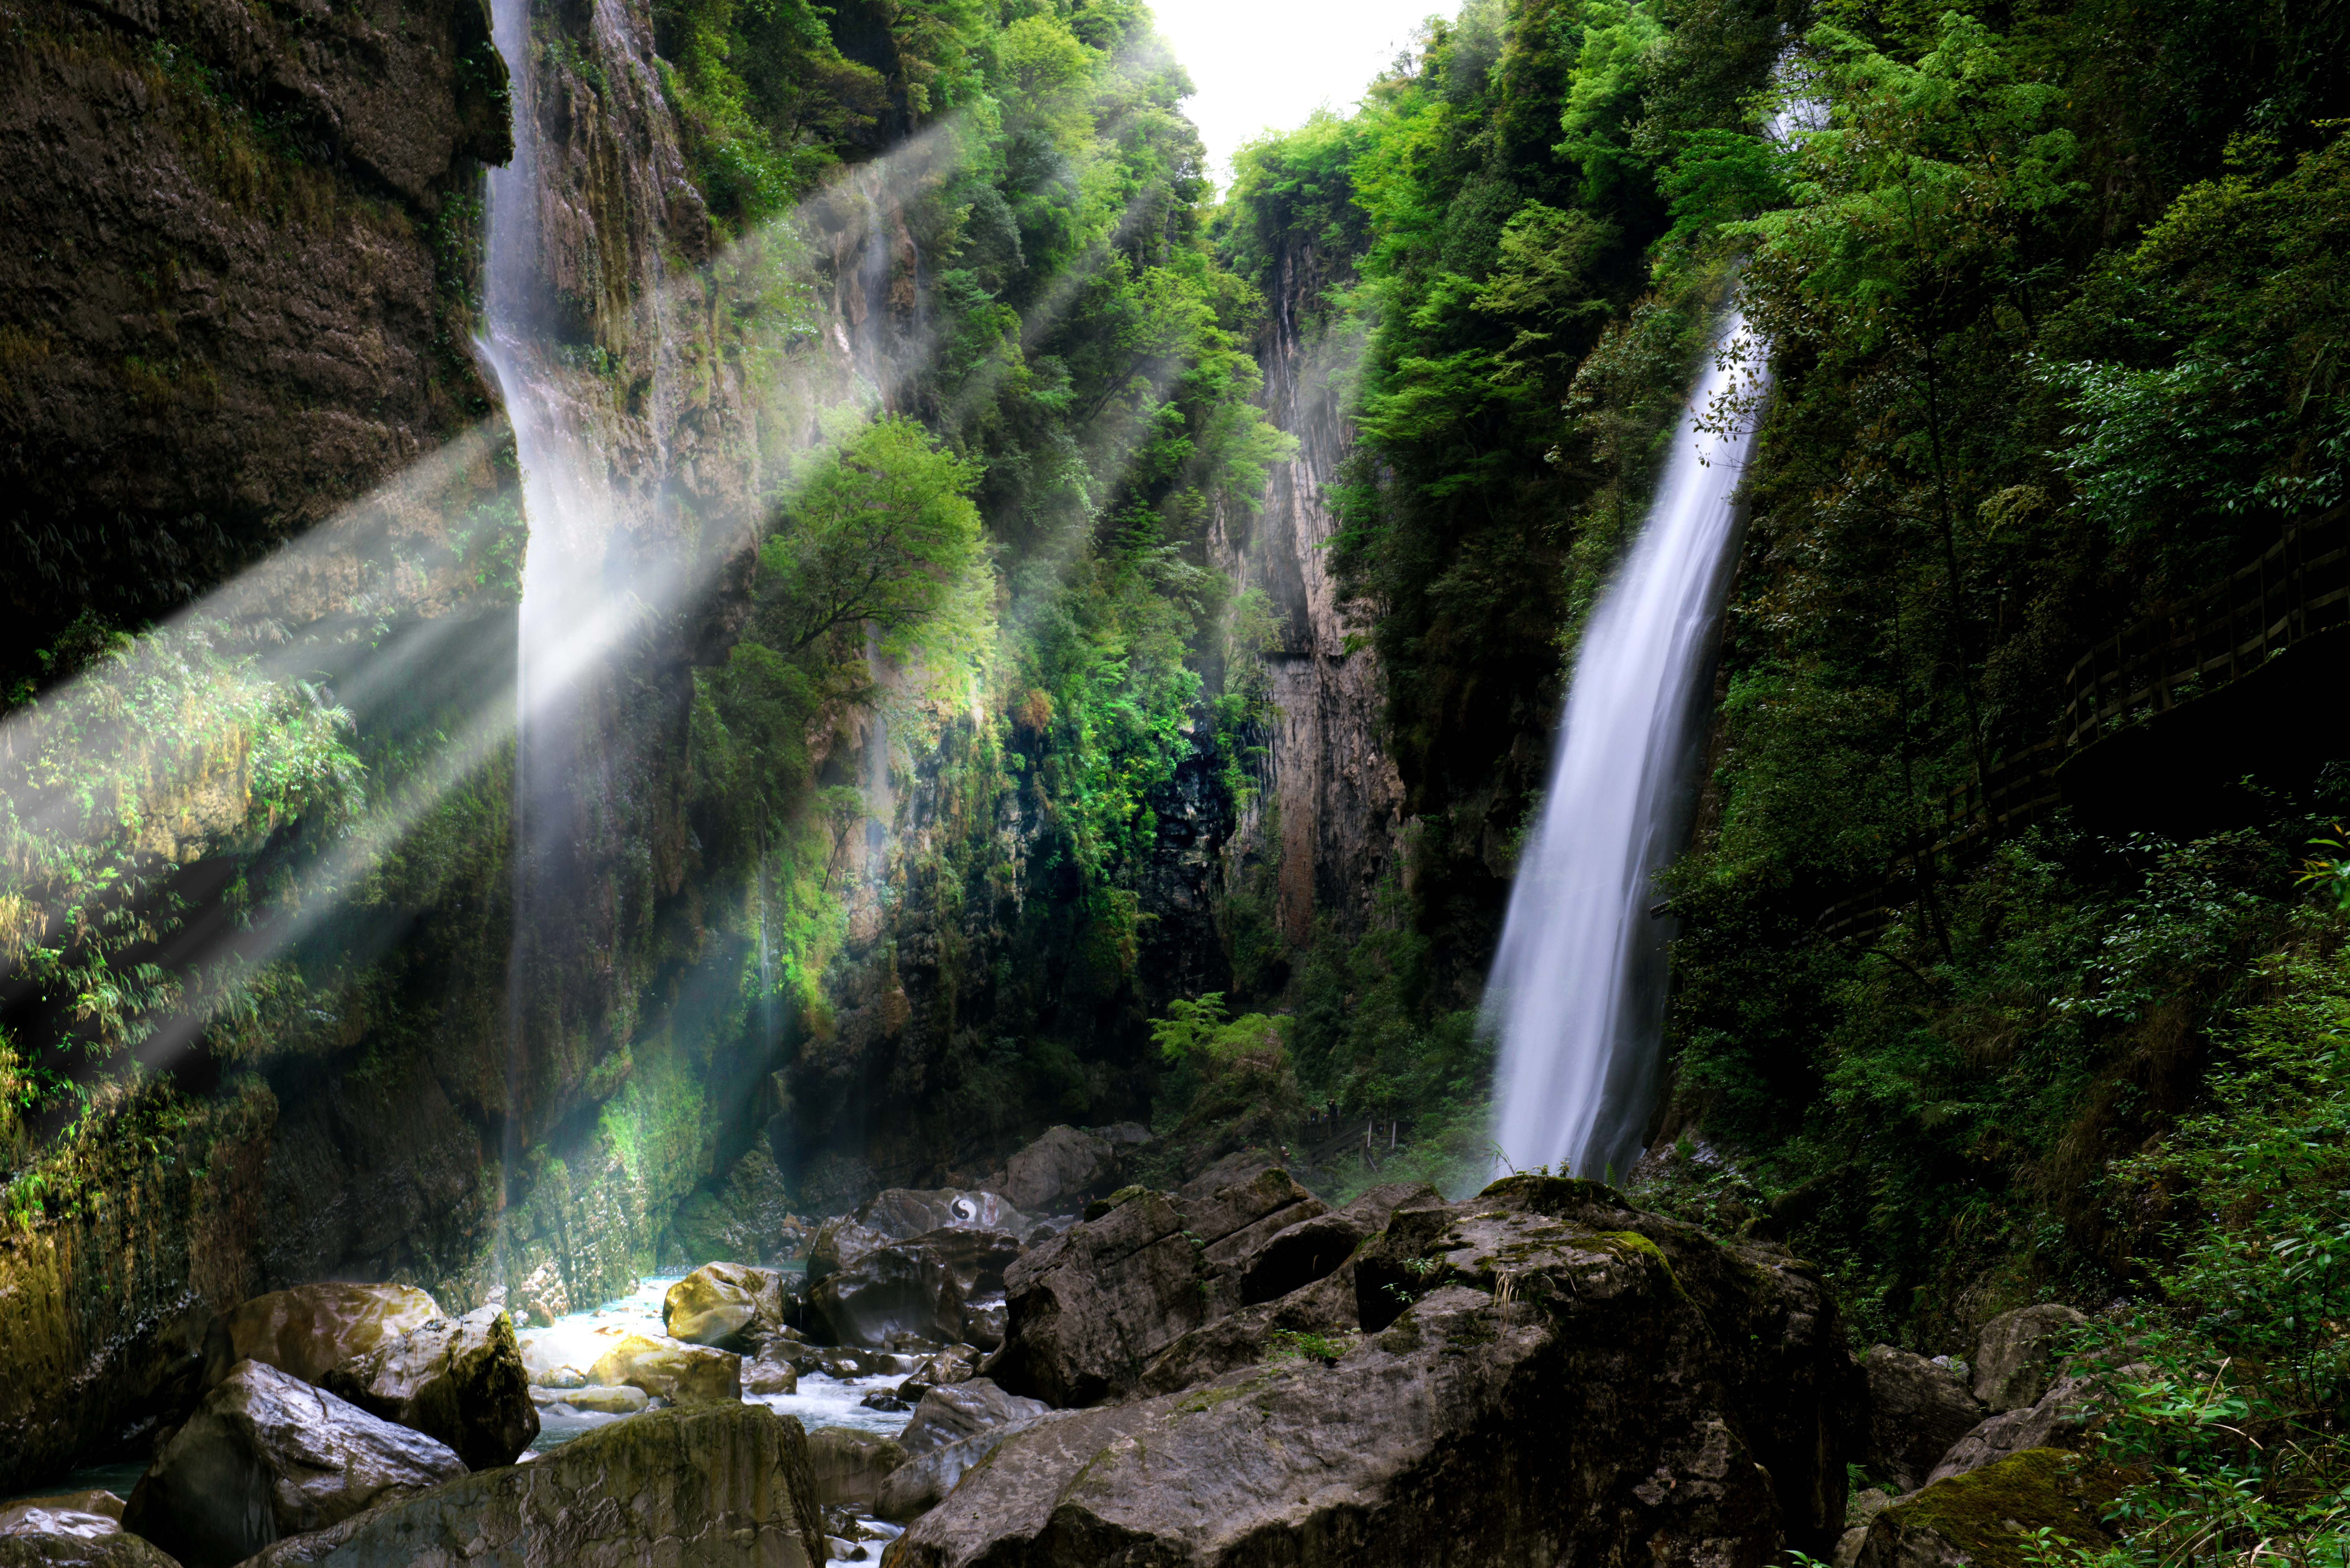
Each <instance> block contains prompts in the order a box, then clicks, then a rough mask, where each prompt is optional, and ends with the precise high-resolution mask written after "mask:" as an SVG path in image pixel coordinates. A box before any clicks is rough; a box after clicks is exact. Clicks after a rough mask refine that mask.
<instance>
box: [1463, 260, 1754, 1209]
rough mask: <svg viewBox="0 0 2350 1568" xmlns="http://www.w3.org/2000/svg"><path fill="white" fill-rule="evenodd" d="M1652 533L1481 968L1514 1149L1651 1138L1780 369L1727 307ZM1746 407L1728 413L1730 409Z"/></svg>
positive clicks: (1591, 1155)
mask: <svg viewBox="0 0 2350 1568" xmlns="http://www.w3.org/2000/svg"><path fill="white" fill-rule="evenodd" d="M1712 348H1713V351H1712V353H1711V355H1710V356H1709V358H1708V361H1707V365H1706V368H1705V369H1704V370H1703V371H1702V372H1701V373H1700V375H1699V377H1698V379H1697V381H1696V384H1695V386H1694V387H1693V388H1692V389H1691V390H1690V398H1689V401H1688V403H1687V404H1686V405H1685V406H1684V410H1683V412H1682V415H1681V418H1680V425H1679V433H1678V434H1677V435H1676V437H1675V440H1674V445H1673V450H1672V456H1671V458H1670V460H1669V462H1668V463H1667V465H1666V468H1665V472H1664V477H1663V479H1662V481H1661V483H1659V486H1658V490H1657V497H1656V500H1655V501H1654V502H1653V503H1652V504H1651V505H1650V507H1649V511H1648V516H1647V518H1646V519H1645V520H1644V522H1643V523H1642V524H1641V529H1640V534H1639V536H1638V539H1637V540H1636V541H1635V543H1634V544H1633V546H1632V549H1631V552H1630V554H1629V555H1627V556H1626V558H1625V560H1624V563H1623V566H1621V568H1620V569H1619V570H1618V572H1617V576H1616V578H1615V580H1614V581H1613V582H1612V583H1611V584H1610V585H1609V586H1608V587H1607V591H1606V592H1605V593H1604V594H1603V595H1602V596H1601V597H1600V600H1599V602H1598V604H1597V605H1596V607H1594V608H1593V610H1592V613H1591V618H1590V620H1589V621H1588V622H1587V623H1586V628H1585V630H1584V634H1583V640H1582V645H1581V649H1580V651H1579V652H1578V653H1577V655H1576V659H1575V675H1574V680H1573V682H1572V684H1571V685H1570V686H1569V687H1568V690H1567V699H1566V708H1565V712H1564V713H1563V714H1562V715H1561V717H1560V720H1559V740H1558V747H1557V753H1556V759H1555V762H1554V763H1553V764H1552V769H1551V777H1550V785H1549V791H1548V793H1547V794H1546V795H1545V796H1544V801H1543V811H1542V819H1541V822H1540V824H1539V826H1537V828H1536V830H1535V832H1534V836H1533V837H1532V838H1531V839H1530V840H1529V842H1528V843H1527V845H1526V848H1525V853H1524V856H1523V858H1522V859H1521V861H1520V862H1519V868H1518V876H1517V880H1516V882H1515V884H1514V885H1513V887H1512V888H1511V889H1510V906H1509V913H1508V916H1507V919H1506V921H1505V923H1504V925H1503V931H1502V941H1501V946H1500V948H1499V949H1498V950H1496V952H1495V954H1494V957H1493V968H1492V976H1491V979H1490V981H1489V982H1488V985H1487V988H1486V993H1485V996H1486V1000H1485V1023H1486V1027H1487V1028H1489V1029H1492V1030H1494V1031H1496V1032H1497V1033H1498V1034H1499V1036H1500V1040H1501V1059H1500V1063H1499V1065H1498V1070H1497V1073H1496V1075H1495V1081H1494V1105H1495V1106H1496V1107H1497V1110H1496V1115H1495V1121H1496V1127H1495V1135H1496V1137H1495V1141H1496V1143H1497V1145H1498V1147H1499V1149H1500V1154H1501V1158H1502V1159H1503V1162H1505V1163H1506V1164H1507V1165H1508V1166H1510V1167H1512V1168H1518V1169H1533V1168H1535V1167H1538V1166H1547V1167H1549V1168H1552V1169H1554V1170H1559V1171H1563V1172H1565V1171H1571V1172H1573V1173H1575V1174H1576V1175H1580V1176H1607V1175H1609V1174H1611V1173H1612V1174H1613V1175H1616V1176H1618V1177H1620V1176H1621V1175H1622V1174H1623V1173H1624V1172H1626V1171H1627V1170H1629V1169H1630V1168H1631V1167H1632V1164H1633V1163H1634V1161H1636V1160H1637V1159H1638V1158H1639V1156H1640V1152H1641V1141H1642V1137H1643V1134H1644V1132H1645V1130H1646V1127H1647V1125H1648V1116H1649V1114H1650V1112H1651V1111H1652V1110H1653V1109H1654V1106H1655V1103H1656V1096H1657V1089H1658V1080H1659V1068H1660V1066H1661V1060H1660V1052H1661V1046H1662V1037H1663V1032H1664V1005H1665V944H1666V942H1667V940H1668V939H1669V937H1670V935H1671V925H1670V920H1669V917H1667V916H1666V915H1665V914H1664V913H1663V912H1662V911H1661V910H1659V909H1657V908H1656V905H1657V901H1658V898H1659V893H1658V891H1657V889H1656V887H1655V878H1656V875H1657V873H1658V872H1659V871H1661V870H1662V869H1664V867H1666V866H1667V865H1668V864H1669V862H1670V861H1671V859H1672V857H1673V856H1674V855H1675V854H1676V853H1677V852H1678V850H1679V846H1680V842H1681V839H1682V837H1683V836H1684V835H1685V834H1686V832H1687V830H1688V825H1689V815H1690V804H1691V802H1692V799H1693V797H1694V785H1695V783H1696V777H1695V775H1696V771H1697V770H1696V764H1697V761H1698V757H1697V752H1698V744H1699V742H1700V738H1701V735H1702V732H1703V723H1702V721H1703V718H1704V714H1705V710H1706V706H1707V698H1708V696H1709V695H1710V692H1709V691H1708V679H1707V678H1708V676H1709V674H1710V672H1711V669H1712V660H1711V658H1710V657H1709V655H1710V654H1711V649H1712V646H1713V637H1714V628H1715V626H1716V624H1717V622H1718V621H1719V618H1720V616H1721V603H1722V598H1723V596H1724V594H1725V593H1726V592H1727V591H1728V587H1729V578H1730V570H1731V563H1732V562H1733V560H1734V559H1735V556H1736V550H1735V544H1736V539H1737V535H1738V517H1737V508H1736V500H1737V493H1738V487H1739V483H1740V482H1741V480H1742V478H1743V477H1744V474H1745V468H1746V459H1747V455H1748V452H1750V450H1751V449H1752V445H1753V441H1754V425H1755V421H1754V420H1753V419H1752V417H1751V410H1752V405H1753V403H1754V401H1755V400H1757V399H1759V396H1760V394H1761V393H1762V392H1763V390H1764V389H1766V388H1767V385H1768V379H1769V372H1768V370H1767V369H1766V368H1764V366H1763V358H1762V356H1761V355H1760V354H1759V353H1758V352H1756V351H1755V345H1754V344H1753V343H1752V339H1751V337H1749V335H1748V332H1747V328H1746V322H1745V318H1744V317H1743V316H1742V314H1740V312H1739V311H1738V310H1737V309H1735V308H1734V307H1733V308H1732V309H1731V311H1730V312H1729V315H1728V317H1727V319H1726V320H1725V321H1724V323H1723V325H1722V327H1721V331H1720V333H1719V334H1718V335H1717V336H1716V337H1715V340H1714V343H1713V346H1712ZM1732 408H1736V409H1737V410H1740V411H1741V417H1738V418H1737V419H1735V421H1733V422H1731V424H1730V425H1729V427H1728V429H1727V431H1726V433H1725V432H1724V431H1722V430H1721V428H1720V423H1719V418H1718V416H1719V415H1720V414H1721V411H1722V410H1730V409H1732Z"/></svg>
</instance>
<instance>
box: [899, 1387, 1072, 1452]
mask: <svg viewBox="0 0 2350 1568" xmlns="http://www.w3.org/2000/svg"><path fill="white" fill-rule="evenodd" d="M1050 1408H1051V1407H1050V1406H1048V1405H1046V1404H1045V1402H1044V1401H1043V1400H1041V1399H1024V1398H1022V1397H1020V1396H1019V1395H1017V1394H1006V1393H1005V1392H1004V1391H1003V1389H1001V1388H999V1387H997V1386H995V1385H994V1384H993V1382H991V1381H989V1380H988V1379H987V1378H984V1377H974V1378H972V1379H970V1380H968V1381H966V1382H962V1383H949V1384H942V1385H941V1386H937V1387H934V1388H932V1389H931V1391H930V1392H929V1393H927V1394H925V1395H923V1396H922V1402H921V1403H920V1405H918V1406H916V1407H914V1418H913V1419H912V1420H910V1421H909V1422H907V1423H906V1429H905V1430H904V1431H903V1432H901V1433H899V1437H898V1441H899V1444H900V1445H902V1446H903V1447H904V1449H905V1450H906V1451H907V1452H908V1453H910V1454H922V1453H928V1452H930V1451H931V1449H943V1448H946V1447H948V1446H949V1445H950V1444H953V1443H959V1442H961V1441H962V1439H963V1438H969V1437H974V1436H976V1435H978V1434H979V1433H981V1432H985V1431H990V1430H993V1428H997V1427H1006V1426H1010V1425H1012V1424H1013V1423H1014V1422H1018V1421H1030V1420H1034V1419H1035V1418H1036V1417H1039V1416H1041V1415H1043V1414H1044V1413H1045V1411H1046V1410H1048V1409H1050Z"/></svg>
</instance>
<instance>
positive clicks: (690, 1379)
mask: <svg viewBox="0 0 2350 1568" xmlns="http://www.w3.org/2000/svg"><path fill="white" fill-rule="evenodd" d="M587 1381H588V1382H589V1383H591V1384H595V1383H601V1384H614V1383H619V1384H626V1385H627V1386H629V1387H631V1388H641V1389H643V1390H644V1391H645V1392H646V1393H647V1394H650V1395H651V1396H652V1397H654V1398H656V1399H666V1400H668V1401H669V1402H670V1403H671V1404H672V1405H733V1404H736V1403H739V1402H740V1401H741V1399H742V1397H743V1358H742V1357H741V1356H739V1355H734V1354H733V1352H731V1351H724V1350H712V1349H710V1348H708V1347H707V1346H704V1345H682V1344H680V1343H679V1342H678V1341H676V1340H673V1339H655V1338H653V1337H652V1336H651V1335H650V1334H623V1335H622V1336H621V1337H620V1339H619V1343H618V1344H616V1345H613V1346H612V1347H611V1348H610V1349H609V1350H607V1351H606V1352H604V1354H603V1355H600V1356H598V1357H597V1360H596V1365H595V1366H591V1367H589V1368H588V1369H587Z"/></svg>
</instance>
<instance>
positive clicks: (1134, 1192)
mask: <svg viewBox="0 0 2350 1568" xmlns="http://www.w3.org/2000/svg"><path fill="white" fill-rule="evenodd" d="M1149 1190H1150V1189H1149V1188H1148V1187H1121V1188H1119V1189H1118V1190H1117V1191H1116V1192H1113V1193H1111V1194H1110V1195H1109V1196H1108V1197H1107V1198H1097V1199H1094V1200H1093V1201H1092V1202H1091V1203H1088V1204H1087V1205H1086V1216H1085V1217H1086V1218H1087V1219H1088V1220H1098V1219H1100V1218H1101V1217H1102V1216H1103V1215H1105V1214H1107V1213H1108V1212H1109V1211H1110V1210H1113V1209H1116V1208H1117V1207H1118V1205H1119V1204H1121V1203H1127V1202H1130V1201H1132V1200H1133V1199H1137V1198H1139V1197H1141V1196H1142V1195H1143V1194H1144V1193H1146V1192H1148V1191H1149Z"/></svg>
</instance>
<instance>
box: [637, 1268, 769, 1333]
mask: <svg viewBox="0 0 2350 1568" xmlns="http://www.w3.org/2000/svg"><path fill="white" fill-rule="evenodd" d="M661 1326H662V1327H664V1328H666V1329H667V1330H668V1331H669V1334H670V1337H671V1338H672V1339H681V1340H683V1341H685V1342H686V1343H687V1344H688V1345H710V1346H712V1347H713V1348H715V1349H719V1350H733V1351H741V1350H745V1349H748V1348H749V1347H750V1345H751V1343H752V1339H753V1337H754V1335H756V1334H773V1333H775V1331H776V1330H778V1329H780V1328H782V1327H783V1326H784V1278H783V1276H782V1275H781V1274H779V1273H777V1272H775V1270H773V1269H761V1268H754V1267H752V1266H751V1265H749V1264H745V1263H704V1264H703V1265H702V1267H701V1268H698V1269H696V1270H694V1271H693V1272H691V1273H690V1274H688V1275H686V1276H685V1278H683V1279H681V1280H680V1281H678V1282H677V1283H675V1284H673V1285H671V1286H670V1288H669V1293H668V1294H667V1295H666V1296H664V1297H662V1298H661Z"/></svg>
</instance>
